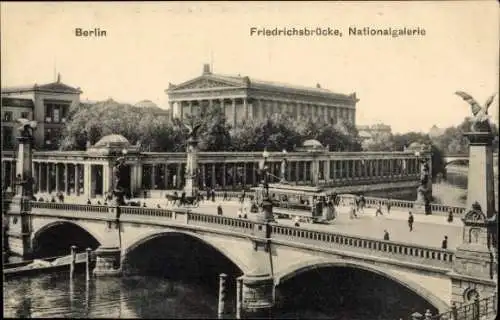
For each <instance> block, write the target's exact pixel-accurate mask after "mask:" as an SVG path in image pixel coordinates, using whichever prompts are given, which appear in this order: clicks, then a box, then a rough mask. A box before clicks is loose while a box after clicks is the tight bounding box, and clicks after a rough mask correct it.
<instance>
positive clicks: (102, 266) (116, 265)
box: [94, 247, 122, 277]
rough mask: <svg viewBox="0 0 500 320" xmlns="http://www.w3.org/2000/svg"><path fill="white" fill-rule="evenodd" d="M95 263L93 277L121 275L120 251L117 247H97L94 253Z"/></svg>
mask: <svg viewBox="0 0 500 320" xmlns="http://www.w3.org/2000/svg"><path fill="white" fill-rule="evenodd" d="M95 254H96V263H95V268H94V275H95V276H96V277H102V276H120V275H121V273H122V270H121V266H120V258H121V250H120V248H118V247H111V248H110V247H108V248H106V247H99V248H97V250H96V251H95Z"/></svg>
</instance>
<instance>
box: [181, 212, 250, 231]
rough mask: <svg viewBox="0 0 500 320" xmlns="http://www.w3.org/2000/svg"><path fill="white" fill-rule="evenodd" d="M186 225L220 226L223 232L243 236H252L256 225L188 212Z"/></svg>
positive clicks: (244, 221)
mask: <svg viewBox="0 0 500 320" xmlns="http://www.w3.org/2000/svg"><path fill="white" fill-rule="evenodd" d="M188 223H189V224H190V225H199V226H213V225H218V226H221V227H222V228H223V229H224V230H230V231H234V232H241V233H244V234H254V231H255V227H256V224H258V223H257V222H255V221H250V220H246V219H239V218H231V217H225V216H216V215H210V214H203V213H195V212H190V213H189V215H188Z"/></svg>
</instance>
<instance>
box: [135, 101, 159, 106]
mask: <svg viewBox="0 0 500 320" xmlns="http://www.w3.org/2000/svg"><path fill="white" fill-rule="evenodd" d="M134 107H139V108H159V107H158V105H156V103H154V102H153V101H151V100H142V101H139V102H137V103H136V104H135V105H134Z"/></svg>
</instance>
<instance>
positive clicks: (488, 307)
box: [430, 294, 498, 320]
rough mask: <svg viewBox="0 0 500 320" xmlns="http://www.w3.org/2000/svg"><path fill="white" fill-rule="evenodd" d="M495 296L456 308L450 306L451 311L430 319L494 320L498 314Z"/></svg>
mask: <svg viewBox="0 0 500 320" xmlns="http://www.w3.org/2000/svg"><path fill="white" fill-rule="evenodd" d="M497 303H498V302H497V295H496V294H494V295H492V296H491V297H488V298H484V299H481V300H479V299H476V300H475V301H473V302H471V303H468V304H463V305H461V306H459V307H457V306H456V305H455V304H453V305H452V307H451V310H450V311H447V312H444V313H441V314H438V315H434V316H432V317H430V319H432V320H480V319H485V320H490V319H495V315H497V312H498V309H497V308H498V306H497Z"/></svg>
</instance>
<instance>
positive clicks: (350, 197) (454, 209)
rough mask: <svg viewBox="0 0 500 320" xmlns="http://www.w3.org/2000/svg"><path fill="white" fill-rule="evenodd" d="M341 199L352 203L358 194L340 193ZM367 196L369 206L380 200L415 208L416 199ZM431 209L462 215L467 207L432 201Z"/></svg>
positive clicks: (374, 205)
mask: <svg viewBox="0 0 500 320" xmlns="http://www.w3.org/2000/svg"><path fill="white" fill-rule="evenodd" d="M339 197H340V199H341V200H343V201H344V202H345V203H352V202H353V201H354V199H355V198H356V196H354V195H340V196H339ZM364 198H365V203H366V206H367V207H376V206H377V205H378V204H379V202H381V203H382V204H383V205H386V204H387V202H390V203H391V208H402V209H408V210H409V209H413V205H414V201H408V200H399V199H386V198H377V197H364ZM430 205H431V211H432V213H437V214H440V215H445V214H448V213H449V212H450V211H451V212H452V213H453V214H459V215H462V214H464V213H465V208H464V207H459V206H450V205H445V204H439V203H431V204H430Z"/></svg>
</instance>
